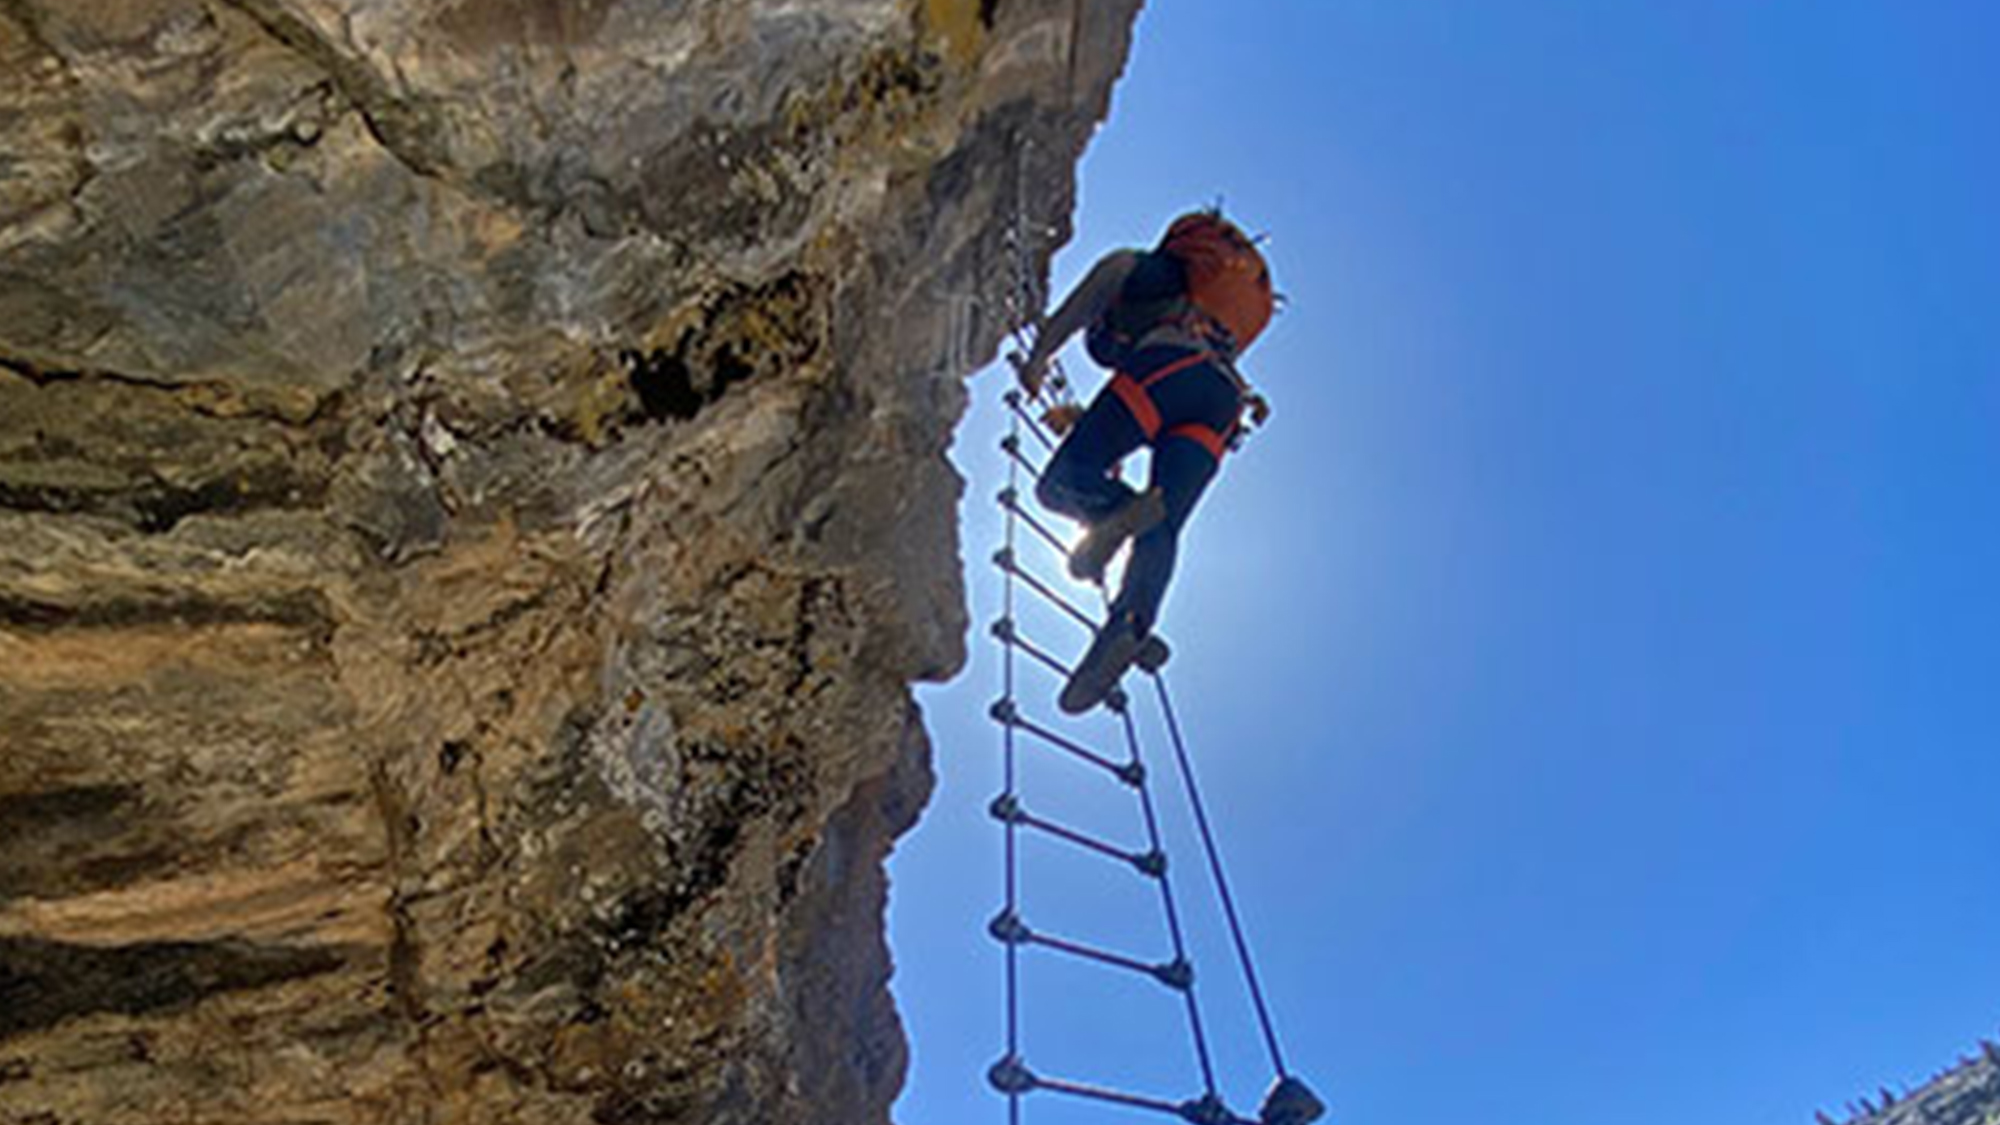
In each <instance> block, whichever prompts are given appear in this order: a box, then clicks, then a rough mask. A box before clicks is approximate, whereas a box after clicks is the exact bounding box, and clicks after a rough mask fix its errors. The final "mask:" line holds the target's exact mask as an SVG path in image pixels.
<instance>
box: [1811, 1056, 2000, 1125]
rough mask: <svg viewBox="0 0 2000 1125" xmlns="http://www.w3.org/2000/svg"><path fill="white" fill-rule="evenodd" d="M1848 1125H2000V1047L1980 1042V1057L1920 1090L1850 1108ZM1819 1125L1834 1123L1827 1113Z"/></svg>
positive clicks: (1883, 1096)
mask: <svg viewBox="0 0 2000 1125" xmlns="http://www.w3.org/2000/svg"><path fill="white" fill-rule="evenodd" d="M1848 1114H1849V1116H1848V1118H1847V1122H1848V1125H1996V1123H2000V1046H1996V1045H1994V1044H1992V1043H1982V1044H1980V1055H1979V1057H1978V1058H1966V1059H1961V1060H1959V1063H1958V1065H1957V1066H1955V1067H1953V1068H1951V1069H1950V1070H1948V1071H1946V1072H1945V1073H1943V1074H1940V1075H1938V1076H1937V1077H1936V1078H1933V1079H1931V1080H1930V1081H1929V1082H1927V1083H1925V1084H1924V1085H1923V1086H1922V1087H1921V1088H1919V1089H1917V1090H1915V1091H1911V1092H1906V1093H1904V1094H1902V1095H1900V1096H1899V1095H1897V1094H1895V1093H1892V1092H1891V1091H1889V1090H1887V1089H1884V1090H1882V1091H1881V1092H1880V1093H1879V1094H1877V1095H1876V1096H1875V1097H1873V1098H1863V1099H1861V1100H1860V1102H1858V1103H1857V1104H1854V1105H1851V1106H1849V1107H1848ZM1817 1120H1818V1123H1819V1125H1835V1119H1834V1118H1833V1117H1832V1116H1830V1115H1828V1114H1826V1113H1824V1112H1822V1113H1820V1114H1819V1115H1818V1117H1817Z"/></svg>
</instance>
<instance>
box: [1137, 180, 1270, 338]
mask: <svg viewBox="0 0 2000 1125" xmlns="http://www.w3.org/2000/svg"><path fill="white" fill-rule="evenodd" d="M1160 250H1161V251H1162V252H1164V253H1167V254H1170V255H1172V256H1173V257H1174V258H1176V259H1178V260H1179V261H1180V263H1181V265H1182V266H1183V267H1184V268H1185V269H1186V270H1187V290H1188V292H1187V295H1188V301H1189V303H1190V304H1192V305H1193V306H1194V310H1195V312H1197V313H1199V314H1200V315H1201V316H1202V317H1204V318H1205V319H1207V320H1208V321H1209V322H1210V323H1211V324H1212V325H1213V326H1214V327H1217V328H1220V329H1221V330H1222V331H1223V332H1224V333H1226V334H1227V336H1228V340H1227V341H1226V342H1227V345H1228V347H1229V349H1230V351H1231V353H1232V354H1238V355H1240V354H1242V353H1243V352H1244V351H1246V350H1248V349H1249V347H1250V345H1251V343H1252V342H1253V341H1255V340H1256V339H1257V337H1258V335H1259V334H1260V333H1262V332H1263V331H1264V326H1265V325H1267V324H1269V323H1271V314H1272V312H1273V311H1274V310H1275V309H1276V307H1277V297H1276V296H1275V295H1274V294H1273V293H1272V291H1271V269H1270V266H1269V265H1267V264H1266V263H1265V261H1264V255H1263V254H1261V253H1259V252H1258V251H1257V244H1256V243H1254V242H1252V241H1251V240H1250V237H1249V236H1248V235H1246V234H1244V233H1243V231H1242V230H1241V229H1239V228H1238V227H1237V226H1236V224H1235V223H1232V222H1230V221H1229V220H1228V219H1225V218H1223V217H1222V216H1221V215H1220V214H1218V213H1217V212H1214V211H1195V212H1191V213H1189V214H1186V215H1182V216H1181V217H1180V218H1178V219H1175V220H1174V221H1173V225H1171V226H1169V227H1168V228H1167V233H1166V237H1164V238H1162V239H1161V240H1160Z"/></svg>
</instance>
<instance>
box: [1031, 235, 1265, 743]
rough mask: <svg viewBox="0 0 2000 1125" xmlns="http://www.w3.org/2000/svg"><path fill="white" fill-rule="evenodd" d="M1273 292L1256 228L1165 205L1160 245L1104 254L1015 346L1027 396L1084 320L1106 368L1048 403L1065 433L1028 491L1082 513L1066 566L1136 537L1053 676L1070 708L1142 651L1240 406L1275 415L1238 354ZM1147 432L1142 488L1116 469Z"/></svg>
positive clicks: (1099, 694)
mask: <svg viewBox="0 0 2000 1125" xmlns="http://www.w3.org/2000/svg"><path fill="white" fill-rule="evenodd" d="M1276 300H1277V299H1276V296H1275V294H1274V293H1273V291H1272V288H1271V272H1270V268H1269V266H1268V265H1267V263H1266V262H1265V261H1264V256H1263V255H1262V254H1261V253H1260V252H1259V251H1258V249H1257V246H1256V243H1255V242H1254V241H1253V240H1252V239H1250V238H1249V237H1248V236H1247V235H1245V234H1244V233H1243V232H1242V230H1240V229H1239V228H1238V227H1237V226H1236V225H1235V224H1234V223H1232V222H1230V221H1229V220H1228V219H1225V218H1223V217H1222V214H1221V212H1220V211H1217V210H1204V211H1195V212H1191V213H1189V214H1186V215H1182V216H1181V217H1180V218H1178V219H1175V220H1174V221H1173V223H1172V224H1171V225H1170V226H1168V228H1167V232H1166V235H1165V236H1164V237H1163V238H1161V240H1160V243H1159V245H1158V246H1157V247H1155V248H1154V249H1152V250H1150V251H1144V250H1118V251H1113V252H1112V253H1110V254H1107V255H1106V256H1104V257H1103V258H1101V259H1099V260H1098V262H1097V263H1096V264H1095V265H1094V266H1092V267H1091V270H1090V272H1089V273H1088V274H1087V275H1086V276H1085V277H1084V279H1083V281H1081V282H1080V283H1078V285H1077V286H1076V288H1075V289H1074V290H1072V291H1071V292H1070V293H1069V295H1068V296H1066V297H1065V298H1064V299H1063V301H1062V303H1061V305H1060V306H1058V307H1057V309H1056V312H1055V314H1054V315H1053V316H1051V317H1049V318H1048V320H1047V321H1046V323H1044V324H1043V325H1042V327H1041V331H1040V333H1039V334H1038V335H1037V337H1036V339H1035V343H1034V346H1033V348H1032V349H1031V350H1030V352H1029V354H1028V355H1026V356H1025V357H1023V356H1018V355H1017V356H1014V357H1012V358H1013V359H1014V363H1015V373H1016V375H1017V376H1018V378H1019V379H1020V382H1021V386H1022V388H1023V389H1024V390H1026V391H1027V393H1028V397H1029V398H1030V399H1031V400H1032V399H1039V398H1040V396H1041V391H1042V386H1043V384H1044V382H1046V377H1047V372H1048V368H1049V364H1050V363H1051V362H1052V361H1053V360H1054V358H1055V355H1056V353H1057V352H1059V351H1061V350H1062V347H1063V345H1064V344H1066V343H1068V342H1069V339H1070V338H1071V337H1072V336H1074V335H1076V333H1077V332H1079V331H1086V335H1085V342H1086V344H1087V346H1088V348H1089V351H1090V356H1091V358H1092V359H1093V360H1095V361H1096V362H1097V363H1099V364H1101V365H1103V366H1104V367H1106V368H1108V369H1110V370H1111V371H1112V373H1113V374H1112V378H1111V382H1110V383H1109V384H1108V385H1107V386H1106V387H1105V388H1104V390H1103V391H1101V392H1099V394H1098V395H1097V397H1096V399H1095V400H1094V401H1092V402H1091V404H1090V407H1089V409H1087V410H1086V409H1080V408H1078V407H1076V406H1052V407H1051V408H1050V409H1049V410H1048V412H1047V413H1046V414H1045V416H1044V417H1045V418H1046V420H1047V421H1048V422H1049V424H1050V426H1051V427H1052V428H1053V429H1055V430H1056V431H1057V432H1058V433H1060V434H1062V435H1063V441H1062V444H1061V445H1060V446H1058V447H1057V449H1056V451H1055V455H1054V456H1053V457H1052V458H1051V459H1050V461H1049V464H1048V466H1047V468H1046V469H1045V470H1044V472H1043V475H1042V480H1041V484H1040V485H1039V486H1038V488H1037V490H1036V498H1037V499H1039V500H1040V501H1041V503H1042V505H1043V506H1044V507H1046V508H1048V509H1050V510H1051V511H1054V512H1058V513H1060V514H1062V515H1064V516H1067V517H1069V518H1071V519H1074V520H1077V521H1079V522H1081V523H1082V524H1084V526H1085V528H1086V531H1085V533H1084V536H1083V539H1082V541H1081V542H1080V543H1078V544H1077V547H1076V549H1075V551H1074V552H1073V553H1072V554H1071V556H1070V562H1069V569H1070V573H1071V575H1072V576H1074V577H1076V578H1079V579H1081V580H1083V581H1087V582H1094V583H1100V584H1101V583H1102V582H1103V581H1104V573H1105V570H1106V568H1108V567H1109V566H1110V563H1111V559H1112V557H1113V556H1114V555H1116V554H1117V553H1118V549H1119V548H1120V547H1121V546H1123V545H1124V544H1125V543H1126V542H1128V541H1130V542H1131V543H1132V557H1131V560H1130V561H1129V563H1128V564H1127V566H1126V568H1125V577H1124V581H1123V582H1122V583H1121V585H1120V588H1119V590H1118V594H1117V596H1116V597H1115V598H1114V599H1113V600H1112V603H1111V610H1110V614H1109V618H1108V620H1107V621H1106V622H1105V624H1104V626H1103V627H1102V628H1101V629H1099V630H1098V633H1097V638H1096V640H1095V641H1093V642H1092V644H1091V646H1090V650H1089V651H1088V652H1087V653H1085V654H1084V657H1083V659H1082V660H1081V661H1080V662H1078V664H1077V666H1076V669H1075V671H1074V672H1073V673H1072V674H1071V676H1070V680H1069V682H1068V683H1067V684H1066V685H1064V687H1063V691H1062V695H1061V696H1060V698H1059V700H1058V702H1059V704H1060V705H1061V707H1062V709H1063V710H1064V711H1066V712H1068V713H1070V714H1073V715H1074V714H1082V713H1083V712H1085V711H1088V710H1090V709H1091V708H1092V707H1095V706H1097V704H1099V703H1101V702H1102V701H1103V700H1104V699H1105V697H1106V696H1107V695H1109V694H1110V693H1111V690H1112V688H1114V687H1115V686H1117V683H1118V680H1119V678H1120V677H1122V676H1123V675H1124V674H1125V671H1126V669H1127V668H1129V667H1131V665H1132V663H1133V661H1134V660H1135V659H1137V658H1138V656H1139V654H1140V652H1141V650H1142V647H1143V646H1144V643H1145V641H1146V638H1147V637H1148V636H1149V635H1150V634H1151V632H1152V629H1153V624H1154V621H1155V619H1156V618H1157V617H1158V615H1159V611H1160V603H1161V601H1162V600H1163V599H1164V598H1165V596H1166V592H1167V583H1168V580H1169V579H1171V578H1172V577H1173V570H1174V560H1175V556H1176V555H1177V554H1178V552H1179V549H1180V535H1181V531H1182V529H1183V528H1185V527H1186V526H1187V521H1188V517H1189V516H1190V515H1192V514H1193V512H1194V508H1195V505H1196V503H1198V502H1199V501H1200V500H1201V496H1202V493H1203V492H1204V491H1206V489H1207V488H1208V484H1209V482H1210V481H1211V480H1213V479H1214V478H1215V474H1216V471H1217V470H1218V469H1219V468H1220V467H1221V464H1222V459H1223V457H1224V455H1225V454H1226V453H1227V452H1228V451H1229V450H1230V449H1231V448H1232V447H1233V446H1234V445H1235V444H1236V442H1237V441H1238V440H1239V437H1240V434H1241V427H1242V419H1243V415H1244V413H1245V412H1246V411H1247V412H1248V413H1249V414H1250V417H1251V420H1252V421H1253V422H1254V423H1256V424H1258V425H1261V424H1263V422H1264V420H1265V419H1266V418H1267V417H1269V415H1270V407H1269V405H1268V404H1267V403H1266V402H1265V401H1264V399H1263V398H1262V396H1260V395H1258V394H1256V393H1255V392H1253V391H1251V389H1250V386H1249V384H1248V383H1246V382H1245V381H1244V379H1243V376H1242V375H1241V374H1239V373H1238V372H1237V369H1236V360H1237V357H1238V356H1240V355H1241V354H1242V353H1243V351H1244V350H1245V349H1246V348H1248V347H1249V346H1250V344H1251V343H1252V342H1253V341H1254V340H1256V338H1257V336H1258V335H1259V334H1260V333H1262V332H1263V330H1264V327H1265V326H1266V325H1267V324H1269V323H1270V320H1271V314H1272V312H1273V310H1274V309H1275V307H1276ZM1142 445H1143V446H1148V447H1150V448H1151V451H1152V479H1151V481H1150V482H1149V483H1148V487H1147V488H1146V489H1145V490H1144V491H1143V492H1141V491H1138V490H1135V489H1133V488H1132V487H1131V486H1130V485H1128V484H1126V483H1125V482H1124V481H1123V480H1121V479H1120V478H1119V475H1118V466H1119V464H1120V463H1121V462H1122V461H1124V459H1125V458H1126V457H1128V456H1130V455H1131V454H1132V453H1134V452H1135V451H1137V450H1138V449H1139V447H1140V446H1142Z"/></svg>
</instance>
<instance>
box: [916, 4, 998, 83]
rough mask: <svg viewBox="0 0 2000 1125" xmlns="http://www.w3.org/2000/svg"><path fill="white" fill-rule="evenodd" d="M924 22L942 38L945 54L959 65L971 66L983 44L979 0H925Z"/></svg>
mask: <svg viewBox="0 0 2000 1125" xmlns="http://www.w3.org/2000/svg"><path fill="white" fill-rule="evenodd" d="M924 25H925V27H927V28H928V29H929V30H930V32H931V34H933V35H935V36H937V37H938V38H940V39H942V40H944V44H945V53H946V55H947V56H948V57H950V59H951V61H952V62H954V63H956V64H958V65H959V66H961V67H970V66H971V65H972V64H973V62H974V61H975V60H977V59H978V58H979V52H980V51H981V50H983V49H985V47H986V25H985V24H984V23H982V22H981V21H980V19H979V0H924Z"/></svg>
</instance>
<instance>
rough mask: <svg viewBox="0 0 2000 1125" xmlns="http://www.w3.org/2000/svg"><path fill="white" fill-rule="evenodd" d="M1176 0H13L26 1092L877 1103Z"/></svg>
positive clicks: (692, 1118) (467, 1113) (297, 1113)
mask: <svg viewBox="0 0 2000 1125" xmlns="http://www.w3.org/2000/svg"><path fill="white" fill-rule="evenodd" d="M1137 2H1138V0H1116V2H1107V3H1089V4H1077V3H1072V2H1068V0H1063V2H1056V0H964V2H959V0H807V2H799V0H784V2H778V0H752V2H744V0H582V2H577V0H418V2H408V0H396V2H393V3H392V2H389V0H0V1123H6V1125H15V1123H21V1125H25V1123H27V1122H34V1123H36V1125H71V1123H75V1125H83V1123H89V1125H99V1123H114V1125H115V1123H119V1122H133V1123H137V1122H145V1123H148V1125H150V1123H153V1122H159V1121H173V1120H187V1121H202V1122H229V1121H257V1122H281V1121H292V1122H307V1121H311V1122H326V1121H366V1122H415V1121H424V1122H453V1121H467V1122H470V1121H479V1122H482V1123H487V1122H524V1123H525V1122H534V1123H537V1125H543V1123H556V1122H566V1121H575V1122H584V1121H592V1122H605V1123H635V1125H636V1123H641V1122H690V1123H693V1122H700V1123H711V1122H713V1123H718V1125H719V1123H742V1125H750V1123H753V1122H754V1123H757V1125H786V1123H800V1125H803V1123H807V1122H814V1123H819V1122H835V1121H838V1122H856V1123H862V1122H870V1121H885V1120H886V1119H887V1107H888V1104H889V1102H890V1101H891V1100H892V1099H893V1097H894V1096H895V1093H896V1091H897V1088H898V1086H899V1084H900V1081H901V1076H902V1070H903V1064H904V1045H903V1041H902V1035H901V1032H900V1029H899V1027H898V1025H897V1021H896V1017H895V1013H894V1011H893V1008H892V1007H891V1005H890V1001H889V997H888V994H887V991H886V987H885V985H886V980H887V976H888V973H889V961H888V955H887V951H886V949H885V947H884V945H883V939H882V929H881V926H882V921H881V909H882V904H883V896H884V894H885V891H886V888H885V883H884V877H883V874H882V861H883V859H884V857H885V856H886V854H887V851H888V849H889V848H890V847H891V845H892V843H893V841H894V839H895V837H896V836H897V835H898V834H899V833H900V832H902V831H903V830H904V829H906V828H907V827H908V826H909V825H910V824H911V823H912V822H913V820H914V818H915V816H916V815H917V812H918V810H919V809H920V808H921V806H922V804H923V802H924V800H925V798H926V795H927V792H928V786H929V768H928V753H929V751H928V748H927V745H926V743H925V740H924V735H923V730H922V726H921V722H920V717H919V716H918V714H917V712H916V710H915V708H914V705H913V704H912V702H911V697H910V693H909V684H910V682H911V681H912V680H916V679H922V678H935V677H940V676H945V675H949V674H950V673H951V672H953V671H954V670H955V669H956V668H957V667H958V665H959V664H960V663H961V661H962V659H963V644H964V631H965V619H964V612H965V611H964V606H963V601H964V599H963V592H962V590H961V588H960V581H961V580H960V576H959V566H958V560H957V551H956V543H955V538H954V536H955V523H956V504H957V501H958V497H959V492H960V482H959V481H958V479H957V477H956V476H955V474H954V473H953V471H952V469H951V467H950V465H949V463H948V462H947V460H946V459H945V449H946V446H947V443H948V441H949V437H950V431H951V428H952V426H953V425H954V423H955V422H956V419H957V417H958V415H959V413H960V412H961V410H962V409H963V404H964V399H965V391H964V389H963V386H962V379H963V377H964V376H965V375H966V374H968V373H969V371H970V370H971V369H972V368H973V367H974V366H976V365H977V364H979V363H980V362H982V361H983V360H984V359H985V358H987V357H989V356H990V355H991V354H992V352H993V349H994V347H995V346H996V343H997V341H998V339H999V337H1000V336H1001V335H1002V333H1003V331H1004V329H1005V328H1006V323H1007V318H1008V317H1009V316H1010V315H1011V314H1010V311H1009V309H1010V302H1009V300H1008V297H1009V293H1010V290H1011V288H1012V287H1014V286H1016V285H1018V284H1019V276H1020V275H1021V274H1022V273H1023V272H1025V273H1026V274H1027V275H1028V276H1029V277H1030V278H1032V279H1039V278H1040V277H1042V276H1044V274H1045V271H1046V268H1047V259H1048V256H1049V255H1050V254H1051V253H1052V252H1053V251H1054V249H1055V247H1056V246H1057V245H1058V244H1059V243H1060V242H1061V240H1062V239H1064V238H1065V237H1067V222H1068V219H1067V216H1068V213H1069V210H1070V207H1071V205H1072V198H1073V187H1072V182H1073V169H1074V163H1075V160H1076V158H1077V156H1078V155H1079V153H1080V152H1081V149H1082V146H1083V145H1084V143H1085V142H1086V140H1087V138H1088V136H1089V134H1090V131H1091V130H1092V129H1093V128H1094V127H1095V125H1096V123H1097V122H1098V121H1099V120H1101V119H1102V117H1103V116H1104V114H1105V112H1106V110H1107V108H1108V104H1109V102H1108V99H1109V93H1110V87H1111V84H1112V82H1113V81H1114V80H1115V77H1116V75H1117V73H1118V72H1119V70H1120V68H1121V66H1122V63H1123V59H1124V55H1125V52H1126V50H1127V47H1128V42H1129V36H1130V29H1131V24H1132V20H1133V17H1134V14H1135V10H1136V8H1137ZM1017 228H1018V229H1017ZM1010 234H1011V235H1013V236H1014V237H1010Z"/></svg>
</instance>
